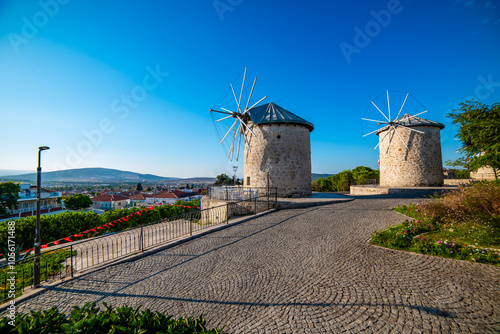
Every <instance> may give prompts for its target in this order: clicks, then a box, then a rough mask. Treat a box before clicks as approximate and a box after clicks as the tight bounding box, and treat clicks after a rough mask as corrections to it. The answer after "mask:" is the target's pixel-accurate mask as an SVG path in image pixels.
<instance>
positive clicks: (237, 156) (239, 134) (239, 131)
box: [236, 121, 242, 161]
mask: <svg viewBox="0 0 500 334" xmlns="http://www.w3.org/2000/svg"><path fill="white" fill-rule="evenodd" d="M241 131H242V126H241V121H240V126H239V127H238V153H237V154H236V161H238V158H239V157H240V148H241Z"/></svg>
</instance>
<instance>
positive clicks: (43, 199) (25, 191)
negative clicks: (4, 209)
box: [8, 183, 62, 216]
mask: <svg viewBox="0 0 500 334" xmlns="http://www.w3.org/2000/svg"><path fill="white" fill-rule="evenodd" d="M19 186H20V191H19V193H18V195H19V199H18V200H17V210H11V211H10V212H8V213H9V214H19V216H21V215H22V214H23V213H31V214H34V212H35V211H36V186H32V185H31V184H28V183H22V184H20V185H19ZM61 196H62V195H61V193H60V192H55V191H50V190H47V189H44V188H40V210H41V211H44V212H43V213H46V212H50V211H51V210H55V209H60V208H61V204H60V203H58V201H57V199H58V198H60V197H61ZM28 215H30V214H28Z"/></svg>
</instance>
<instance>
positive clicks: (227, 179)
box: [214, 173, 241, 186]
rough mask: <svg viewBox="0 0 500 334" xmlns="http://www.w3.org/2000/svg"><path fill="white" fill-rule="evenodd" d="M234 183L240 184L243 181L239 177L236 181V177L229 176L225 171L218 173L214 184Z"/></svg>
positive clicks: (226, 184) (230, 184)
mask: <svg viewBox="0 0 500 334" xmlns="http://www.w3.org/2000/svg"><path fill="white" fill-rule="evenodd" d="M234 184H236V185H240V184H241V182H240V180H239V179H236V182H235V179H234V177H229V176H227V175H226V174H225V173H222V174H220V175H217V179H216V180H215V183H214V185H216V186H232V185H234Z"/></svg>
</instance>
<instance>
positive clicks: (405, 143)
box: [393, 126, 410, 151]
mask: <svg viewBox="0 0 500 334" xmlns="http://www.w3.org/2000/svg"><path fill="white" fill-rule="evenodd" d="M393 129H394V131H396V133H397V134H398V136H399V139H401V142H402V143H403V145H404V146H405V147H406V149H407V150H408V151H409V150H410V149H409V148H408V146H406V143H405V141H404V140H403V137H401V134H400V133H399V131H398V129H396V127H395V126H393Z"/></svg>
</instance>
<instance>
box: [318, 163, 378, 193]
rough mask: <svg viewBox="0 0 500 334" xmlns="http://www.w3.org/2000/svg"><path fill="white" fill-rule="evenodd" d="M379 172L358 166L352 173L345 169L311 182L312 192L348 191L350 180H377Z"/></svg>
mask: <svg viewBox="0 0 500 334" xmlns="http://www.w3.org/2000/svg"><path fill="white" fill-rule="evenodd" d="M379 178H380V171H379V170H377V169H372V168H370V167H365V166H358V167H356V168H354V169H353V170H352V171H351V170H349V169H347V170H344V171H342V172H340V173H338V174H334V175H332V176H328V177H324V178H319V179H317V180H316V181H312V183H311V185H312V190H313V191H322V192H336V191H349V189H350V188H351V180H352V179H356V180H365V179H377V180H378V179H379Z"/></svg>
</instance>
